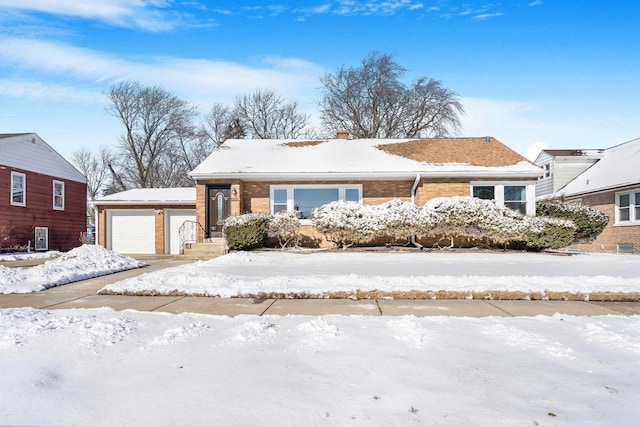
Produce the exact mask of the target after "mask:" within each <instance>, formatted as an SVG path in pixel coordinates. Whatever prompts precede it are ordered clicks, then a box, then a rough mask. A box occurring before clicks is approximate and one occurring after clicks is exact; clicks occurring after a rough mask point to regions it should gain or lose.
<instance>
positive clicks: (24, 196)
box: [9, 171, 27, 206]
mask: <svg viewBox="0 0 640 427" xmlns="http://www.w3.org/2000/svg"><path fill="white" fill-rule="evenodd" d="M16 177H21V178H22V202H14V201H13V194H14V193H13V180H14V178H16ZM9 193H10V194H9V198H10V199H9V201H10V202H11V205H12V206H27V175H26V174H23V173H21V172H13V171H12V172H11V191H9Z"/></svg>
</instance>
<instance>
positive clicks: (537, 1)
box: [529, 0, 544, 7]
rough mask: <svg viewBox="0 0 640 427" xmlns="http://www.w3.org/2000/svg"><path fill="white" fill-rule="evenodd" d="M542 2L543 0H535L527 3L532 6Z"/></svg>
mask: <svg viewBox="0 0 640 427" xmlns="http://www.w3.org/2000/svg"><path fill="white" fill-rule="evenodd" d="M542 3H544V1H542V0H535V1H532V2H531V3H529V6H531V7H533V6H540V5H541V4H542Z"/></svg>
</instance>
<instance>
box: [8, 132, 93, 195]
mask: <svg viewBox="0 0 640 427" xmlns="http://www.w3.org/2000/svg"><path fill="white" fill-rule="evenodd" d="M0 165H3V166H8V167H13V168H16V169H22V170H25V171H31V172H36V173H40V174H43V175H48V176H52V177H55V178H61V179H68V180H70V181H76V182H82V183H86V182H87V179H86V178H85V176H84V175H83V174H82V173H80V171H79V170H78V169H76V168H75V167H74V166H73V165H72V164H71V163H69V162H68V161H67V160H66V159H65V158H64V157H62V156H61V155H60V154H59V153H58V152H57V151H56V150H54V149H53V148H52V147H51V146H50V145H49V144H47V143H46V142H45V141H44V140H43V139H42V138H40V137H39V136H38V135H37V134H35V133H3V134H0Z"/></svg>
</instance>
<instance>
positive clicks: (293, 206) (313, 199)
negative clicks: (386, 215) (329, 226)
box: [270, 184, 362, 219]
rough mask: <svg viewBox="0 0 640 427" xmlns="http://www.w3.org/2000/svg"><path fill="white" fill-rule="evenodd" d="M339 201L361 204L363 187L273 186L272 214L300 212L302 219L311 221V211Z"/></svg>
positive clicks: (323, 185) (324, 185)
mask: <svg viewBox="0 0 640 427" xmlns="http://www.w3.org/2000/svg"><path fill="white" fill-rule="evenodd" d="M337 200H346V201H350V202H358V203H359V202H361V200H362V185H344V184H335V185H331V184H317V185H316V184H308V185H303V184H300V185H272V186H271V196H270V203H271V213H276V212H280V211H289V212H295V211H297V212H299V213H300V219H311V211H312V210H313V209H314V208H317V207H319V206H322V205H326V204H327V203H331V202H335V201H337Z"/></svg>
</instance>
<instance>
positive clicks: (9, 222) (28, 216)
mask: <svg viewBox="0 0 640 427" xmlns="http://www.w3.org/2000/svg"><path fill="white" fill-rule="evenodd" d="M11 172H19V173H23V174H25V176H26V190H25V195H26V206H14V205H11V203H10V200H11V188H10V187H11ZM54 180H55V181H61V182H64V210H56V209H53V181H54ZM86 212H87V185H86V184H84V183H81V182H77V181H71V180H67V179H62V178H57V177H53V176H49V175H43V174H39V173H35V172H30V171H26V170H22V169H16V168H12V167H9V166H7V167H0V247H5V248H6V247H13V246H15V245H26V244H27V242H28V241H31V248H32V249H33V245H34V229H35V227H48V229H49V231H48V234H49V250H61V251H68V250H70V249H73V248H75V247H78V246H80V245H81V244H82V243H81V241H80V234H81V233H82V232H86V231H87V217H86Z"/></svg>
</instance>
